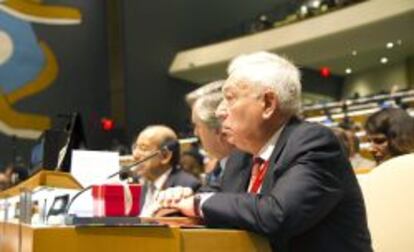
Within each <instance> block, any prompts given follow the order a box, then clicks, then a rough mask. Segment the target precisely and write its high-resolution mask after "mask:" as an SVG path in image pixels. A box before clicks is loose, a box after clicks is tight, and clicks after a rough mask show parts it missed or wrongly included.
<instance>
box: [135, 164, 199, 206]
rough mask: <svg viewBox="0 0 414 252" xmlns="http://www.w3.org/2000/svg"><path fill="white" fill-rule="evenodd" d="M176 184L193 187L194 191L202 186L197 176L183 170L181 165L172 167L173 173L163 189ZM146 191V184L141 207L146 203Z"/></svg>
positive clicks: (142, 193)
mask: <svg viewBox="0 0 414 252" xmlns="http://www.w3.org/2000/svg"><path fill="white" fill-rule="evenodd" d="M175 186H183V187H191V189H193V191H194V192H195V191H197V190H198V189H199V188H200V186H201V183H200V181H199V180H198V179H197V178H196V177H194V176H193V175H191V174H190V173H188V172H186V171H184V170H182V169H181V168H180V167H179V166H176V167H173V168H172V170H171V173H170V174H169V175H168V178H167V180H166V181H165V183H164V185H163V186H162V189H163V190H165V189H167V188H169V187H175ZM145 193H146V188H145V185H144V188H143V190H142V192H141V202H140V205H141V207H142V206H143V205H144V201H145Z"/></svg>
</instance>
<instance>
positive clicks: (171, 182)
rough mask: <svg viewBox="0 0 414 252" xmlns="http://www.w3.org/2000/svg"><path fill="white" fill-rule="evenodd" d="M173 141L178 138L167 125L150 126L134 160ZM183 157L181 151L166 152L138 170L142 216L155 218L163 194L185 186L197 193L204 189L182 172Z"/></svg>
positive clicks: (141, 136) (139, 140) (137, 143)
mask: <svg viewBox="0 0 414 252" xmlns="http://www.w3.org/2000/svg"><path fill="white" fill-rule="evenodd" d="M172 140H177V135H176V134H175V132H174V131H173V130H172V129H171V128H169V127H167V126H164V125H153V126H149V127H147V128H145V129H144V130H143V131H142V132H141V133H140V134H139V135H138V137H137V139H136V141H135V144H134V146H133V150H132V152H133V157H134V159H135V160H136V161H139V160H142V159H144V158H146V157H148V155H150V154H151V153H153V152H154V151H157V150H159V149H160V148H162V146H163V145H164V144H166V143H167V142H168V141H172ZM179 157H180V150H179V148H177V149H175V150H173V151H162V152H161V153H160V154H159V155H158V156H156V157H155V158H152V159H150V160H148V161H146V162H143V163H142V164H141V165H140V166H139V167H138V168H137V169H136V176H138V177H140V178H141V182H142V183H143V191H142V195H141V214H140V216H142V217H149V216H152V214H153V212H154V211H155V210H156V209H157V207H156V204H154V203H155V198H156V197H157V195H158V193H159V192H160V191H161V190H164V189H166V188H169V187H174V186H185V187H190V188H192V189H193V190H194V191H195V190H197V189H198V188H199V187H200V182H199V180H197V179H196V178H195V177H194V176H192V175H191V174H189V173H187V172H185V171H184V170H182V169H180V168H179Z"/></svg>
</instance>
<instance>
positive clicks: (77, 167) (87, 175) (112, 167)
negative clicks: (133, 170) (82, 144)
mask: <svg viewBox="0 0 414 252" xmlns="http://www.w3.org/2000/svg"><path fill="white" fill-rule="evenodd" d="M119 169H120V167H119V154H118V152H110V151H87V150H74V151H73V152H72V162H71V173H72V176H73V177H74V178H75V179H76V180H77V181H78V182H79V183H80V184H81V185H82V186H83V187H87V186H90V185H92V184H103V183H108V182H119V178H118V177H114V178H113V179H111V180H110V181H108V180H107V177H108V176H109V175H111V174H113V173H115V172H117V171H119Z"/></svg>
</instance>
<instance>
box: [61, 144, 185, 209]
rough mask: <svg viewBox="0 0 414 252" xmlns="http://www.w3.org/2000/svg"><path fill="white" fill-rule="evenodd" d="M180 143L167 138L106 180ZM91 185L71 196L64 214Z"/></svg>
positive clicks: (175, 148) (174, 149) (175, 147)
mask: <svg viewBox="0 0 414 252" xmlns="http://www.w3.org/2000/svg"><path fill="white" fill-rule="evenodd" d="M179 147H180V144H179V142H178V141H177V140H175V139H169V140H167V141H165V142H164V144H162V145H161V148H159V149H158V150H156V151H154V152H152V153H151V154H149V155H148V156H146V157H145V158H143V159H141V160H138V161H136V162H134V163H132V164H130V165H126V166H123V167H122V168H121V169H120V170H119V171H117V172H115V173H113V174H111V175H109V176H108V177H107V178H106V180H108V179H110V178H113V177H115V176H117V175H119V174H121V173H128V172H129V171H130V169H132V168H133V167H135V166H137V165H140V164H142V163H144V162H146V161H148V160H150V159H152V158H154V157H156V156H158V155H160V154H162V153H164V152H166V151H171V152H174V151H177V150H179ZM92 186H93V185H89V186H87V187H85V188H84V189H83V190H81V191H79V192H78V193H77V194H75V196H73V198H72V200H71V201H70V202H69V203H68V206H67V207H66V210H65V216H66V215H68V213H69V210H70V207H71V206H72V204H73V202H74V201H75V199H77V198H78V197H79V196H80V195H82V194H83V193H84V192H86V191H88V190H89V189H91V188H92Z"/></svg>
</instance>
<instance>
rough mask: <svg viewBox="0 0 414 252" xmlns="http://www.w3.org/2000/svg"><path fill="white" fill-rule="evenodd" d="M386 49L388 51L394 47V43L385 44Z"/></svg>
mask: <svg viewBox="0 0 414 252" xmlns="http://www.w3.org/2000/svg"><path fill="white" fill-rule="evenodd" d="M386 47H387V48H388V49H391V48H393V47H394V43H392V42H388V43H387V45H386Z"/></svg>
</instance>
